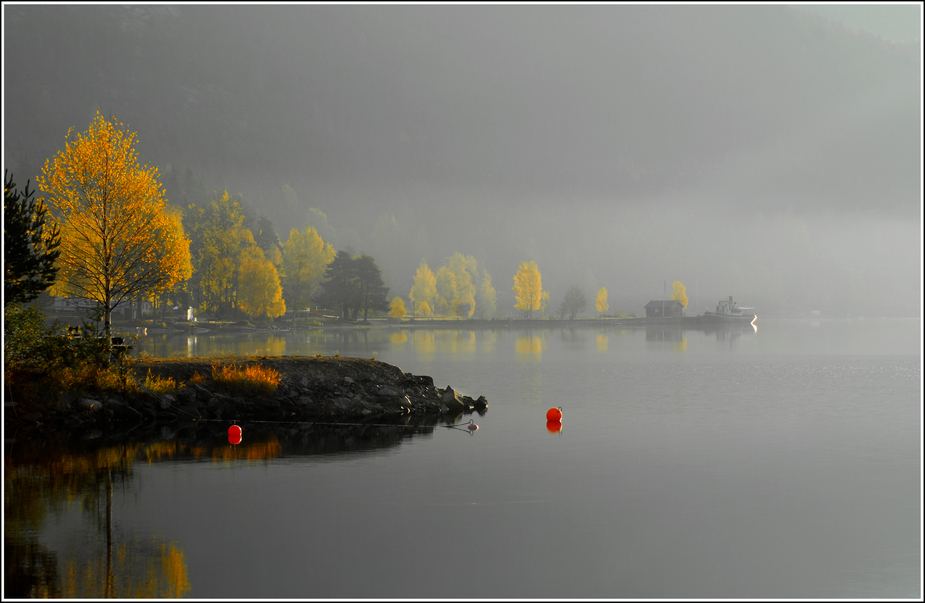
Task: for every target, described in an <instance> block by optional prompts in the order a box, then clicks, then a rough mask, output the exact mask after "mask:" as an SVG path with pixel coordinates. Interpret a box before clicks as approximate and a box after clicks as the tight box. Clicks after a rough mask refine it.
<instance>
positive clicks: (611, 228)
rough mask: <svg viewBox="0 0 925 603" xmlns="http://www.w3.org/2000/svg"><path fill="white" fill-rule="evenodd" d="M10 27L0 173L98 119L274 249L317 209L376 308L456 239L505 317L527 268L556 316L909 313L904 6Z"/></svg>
mask: <svg viewBox="0 0 925 603" xmlns="http://www.w3.org/2000/svg"><path fill="white" fill-rule="evenodd" d="M810 11H813V12H815V13H817V14H821V15H824V16H815V15H813V14H810ZM3 15H4V36H5V40H4V164H5V165H11V166H13V167H14V168H16V169H22V170H26V171H27V172H29V171H34V170H36V169H37V167H36V166H37V165H39V163H40V161H41V160H43V159H44V158H45V157H50V156H51V155H52V154H53V153H54V152H56V151H57V150H59V147H60V145H61V141H62V139H63V136H64V134H65V133H66V132H67V130H68V128H69V127H71V126H74V127H76V128H77V129H78V130H81V129H85V128H86V127H87V124H89V122H90V120H91V119H92V117H93V115H94V114H95V111H96V110H97V109H99V110H101V111H103V112H104V113H107V114H115V115H116V116H117V117H118V118H119V119H120V121H123V122H124V123H126V124H127V125H128V126H129V127H130V128H132V129H133V130H136V131H138V135H139V141H140V142H139V150H140V152H141V153H142V157H143V159H144V160H146V161H150V162H152V163H155V164H156V165H159V166H161V168H162V169H164V168H166V166H167V165H173V166H176V167H178V168H179V169H181V170H182V169H184V168H186V167H189V168H191V169H192V170H193V171H194V172H195V173H196V174H198V175H200V176H202V177H203V178H204V179H206V181H207V185H208V186H209V187H210V188H213V187H214V188H227V189H229V190H230V191H232V192H240V193H242V194H243V195H244V197H245V198H246V199H247V200H249V201H250V202H251V203H252V204H254V205H255V207H256V208H257V209H258V210H259V211H260V212H261V213H263V214H265V215H267V216H268V217H270V218H271V219H272V220H273V222H274V224H275V225H276V230H277V232H278V234H279V235H280V237H281V239H283V240H284V241H285V239H286V238H287V237H288V233H289V230H290V228H302V227H304V226H305V225H306V223H307V220H308V216H309V208H312V207H314V208H319V209H321V210H322V211H323V212H325V213H326V214H327V215H328V219H329V224H330V226H331V227H332V228H333V229H334V231H336V239H335V243H336V244H337V245H338V246H344V245H348V244H349V245H352V246H353V247H354V248H355V250H357V251H359V250H364V251H367V252H369V253H372V254H373V255H374V256H375V257H376V258H377V260H378V261H379V263H380V265H381V266H382V267H383V268H384V270H385V271H386V274H387V277H388V278H387V283H386V284H387V285H389V286H390V287H391V288H392V292H391V293H392V294H400V295H405V296H406V295H407V291H408V289H409V288H410V286H411V279H412V278H413V275H414V272H415V270H416V268H417V265H418V262H420V261H421V260H422V259H424V260H426V261H427V262H428V263H429V264H430V265H431V266H432V267H433V268H434V269H436V268H437V267H439V265H441V264H442V262H443V261H444V259H445V258H447V257H449V256H451V255H452V254H453V253H454V252H457V251H458V252H461V253H463V254H466V255H473V256H474V257H476V259H477V260H478V261H479V265H480V267H482V268H485V269H487V270H489V271H490V272H491V274H492V277H493V279H494V282H495V286H496V288H497V289H498V292H499V304H498V305H499V307H500V308H503V309H504V310H505V311H506V312H508V313H510V312H511V309H510V305H511V304H512V295H511V292H510V287H511V277H512V276H513V274H514V272H515V271H516V269H517V266H518V265H519V263H520V262H523V261H527V260H535V261H537V263H538V265H539V267H540V270H541V272H542V273H543V279H544V280H543V282H544V286H545V287H546V288H548V289H549V290H550V295H551V306H552V307H556V306H558V304H559V302H560V301H561V297H562V295H563V294H564V292H565V291H566V290H567V288H568V287H569V286H570V285H572V284H576V285H579V286H581V287H582V288H584V289H585V292H586V294H587V295H588V297H589V298H590V299H593V292H594V290H596V288H598V287H600V286H606V287H607V288H608V290H609V291H610V292H611V294H610V295H611V299H612V300H613V303H612V304H611V308H612V309H614V310H615V311H623V312H636V313H637V314H638V313H640V312H641V311H642V308H643V306H644V305H645V303H646V302H647V301H648V300H649V299H653V298H658V297H660V296H661V295H662V291H663V289H664V283H665V282H666V281H667V283H668V286H669V289H670V284H671V281H672V280H675V279H679V280H681V281H682V282H684V283H685V284H686V285H687V286H688V295H689V297H691V299H692V300H693V299H695V298H696V299H697V300H698V302H699V307H698V308H696V309H695V310H696V312H697V313H699V312H700V311H702V309H703V308H704V307H706V306H709V305H713V304H715V301H716V300H717V299H719V298H724V297H726V296H727V295H734V296H736V297H737V298H741V299H742V301H743V302H745V303H749V304H750V305H754V306H757V307H764V308H766V309H769V311H772V312H780V313H797V314H799V313H801V312H808V310H809V309H818V307H831V308H835V307H838V308H839V311H840V312H843V313H846V312H848V308H853V309H854V311H855V313H858V312H862V313H870V312H880V311H881V310H882V311H884V312H886V313H890V312H900V313H906V314H908V313H910V312H912V311H913V310H914V311H915V313H916V314H918V313H920V308H921V303H920V299H921V294H920V284H921V275H920V273H921V263H920V257H921V255H920V253H918V252H916V253H913V251H912V250H920V249H921V227H920V220H921V160H922V157H921V108H922V105H921V6H920V5H918V4H911V5H883V4H876V5H851V6H841V5H825V6H818V7H817V6H816V5H812V6H810V5H800V10H793V9H792V8H788V7H787V6H784V5H757V4H756V5H751V4H750V5H725V4H723V5H661V4H655V5H612V4H604V5H578V6H575V5H571V4H568V5H546V4H539V5H529V6H524V5H480V6H470V5H424V6H422V5H270V6H267V5H211V4H207V5H178V6H171V5H132V6H128V7H124V6H117V5H105V6H94V5H16V4H9V3H7V4H4V6H3ZM829 18H838V19H839V22H841V23H844V24H846V27H847V29H843V28H841V27H838V26H835V25H834V24H835V22H834V21H833V22H830V21H828V20H827V19H829ZM75 23H79V26H75ZM855 27H863V28H864V29H865V30H866V31H867V32H869V33H870V34H872V35H866V34H865V35H857V34H855V33H853V32H854V29H853V28H855ZM877 36H880V38H882V39H879V38H878V37H877ZM169 195H170V191H168V196H169ZM509 298H511V299H509ZM808 306H813V308H809V307H808ZM897 308H900V310H897ZM692 309H693V308H692Z"/></svg>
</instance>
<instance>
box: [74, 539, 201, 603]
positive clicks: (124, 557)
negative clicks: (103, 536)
mask: <svg viewBox="0 0 925 603" xmlns="http://www.w3.org/2000/svg"><path fill="white" fill-rule="evenodd" d="M86 553H87V551H86V549H83V550H81V551H80V553H79V555H80V557H83V556H84V555H85V554H86ZM114 553H115V554H114V555H112V559H109V558H108V557H107V556H100V557H95V556H94V557H89V558H84V559H73V558H72V559H68V560H67V561H65V563H64V568H63V569H64V571H63V574H64V575H63V576H62V581H63V588H62V591H63V595H64V596H65V597H67V598H87V597H89V598H95V599H98V598H104V597H105V598H115V599H153V598H178V597H183V596H185V595H186V594H187V593H188V592H189V591H190V582H189V573H188V571H187V567H186V560H185V558H184V556H183V551H182V550H180V549H179V548H178V547H177V545H176V544H175V543H167V542H163V541H160V540H159V539H157V538H154V539H152V540H150V541H147V542H145V541H141V540H138V539H132V540H130V541H128V542H123V543H122V544H120V545H119V547H118V549H117V550H116V551H115V552H114Z"/></svg>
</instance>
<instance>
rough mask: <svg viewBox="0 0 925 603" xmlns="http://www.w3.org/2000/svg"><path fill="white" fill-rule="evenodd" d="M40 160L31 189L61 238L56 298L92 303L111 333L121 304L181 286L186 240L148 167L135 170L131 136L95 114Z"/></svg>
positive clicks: (154, 170)
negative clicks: (41, 194) (40, 194)
mask: <svg viewBox="0 0 925 603" xmlns="http://www.w3.org/2000/svg"><path fill="white" fill-rule="evenodd" d="M72 132H73V128H71V130H70V131H68V134H67V136H66V138H67V139H69V140H67V142H66V143H65V149H64V150H63V151H59V152H58V154H57V155H55V157H54V158H52V159H49V160H46V161H45V165H44V167H43V168H42V174H41V175H40V176H38V177H37V178H36V184H37V185H38V186H39V188H40V189H41V190H43V191H45V193H46V194H47V195H48V197H49V203H48V205H49V207H50V208H51V210H52V217H53V221H54V222H55V224H57V225H58V227H59V228H60V231H61V246H60V249H61V255H60V256H59V257H58V275H57V283H56V290H57V292H58V293H59V294H61V293H63V294H66V295H75V296H79V297H84V298H87V299H91V300H94V301H96V302H98V303H99V304H100V307H101V308H102V311H103V324H104V329H105V331H106V333H107V335H109V334H110V333H111V330H112V310H113V309H114V308H115V307H116V306H117V305H118V304H119V303H120V302H122V301H128V300H132V299H136V298H143V297H147V298H152V297H156V296H158V295H160V294H161V293H163V292H165V291H167V290H168V289H170V288H171V287H172V286H173V285H174V284H175V283H177V282H178V281H179V280H180V279H181V278H183V275H184V271H185V267H186V266H187V265H188V262H189V239H188V238H187V237H186V235H185V234H184V233H183V231H182V229H178V228H177V224H176V220H175V219H173V218H172V217H171V216H170V214H169V213H168V212H167V211H166V209H165V206H166V203H165V201H166V200H165V198H164V191H163V188H162V186H161V184H160V182H159V181H158V170H157V168H156V167H148V166H147V165H144V166H141V165H140V164H139V162H138V154H137V152H136V150H135V142H136V141H135V136H136V134H135V133H134V132H128V131H127V130H125V129H124V126H123V125H122V124H121V123H116V121H115V118H113V120H112V121H109V120H107V119H106V118H104V117H103V116H102V115H100V114H99V112H97V114H96V118H95V119H94V120H93V121H92V122H91V123H90V128H89V129H88V130H87V131H86V132H82V133H79V134H77V136H76V139H71V133H72Z"/></svg>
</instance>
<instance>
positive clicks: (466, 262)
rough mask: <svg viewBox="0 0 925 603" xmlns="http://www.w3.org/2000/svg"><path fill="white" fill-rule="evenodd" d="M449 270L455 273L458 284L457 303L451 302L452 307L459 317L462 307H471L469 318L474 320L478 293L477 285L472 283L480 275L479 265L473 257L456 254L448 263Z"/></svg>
mask: <svg viewBox="0 0 925 603" xmlns="http://www.w3.org/2000/svg"><path fill="white" fill-rule="evenodd" d="M447 268H448V269H449V271H450V272H452V273H453V277H454V281H455V284H456V295H455V302H456V303H455V304H453V303H452V302H450V307H451V308H453V309H454V311H453V313H454V314H456V315H457V316H458V315H459V314H460V308H461V307H462V305H463V304H467V305H468V306H469V309H468V316H469V318H472V315H473V314H475V291H476V289H475V284H474V283H473V282H472V281H473V279H475V277H476V276H477V275H478V263H477V262H476V260H475V258H474V257H472V256H471V255H463V254H461V253H459V252H456V253H454V254H453V257H451V258H450V259H449V261H448V262H447Z"/></svg>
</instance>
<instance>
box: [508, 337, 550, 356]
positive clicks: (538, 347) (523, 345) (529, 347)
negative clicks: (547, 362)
mask: <svg viewBox="0 0 925 603" xmlns="http://www.w3.org/2000/svg"><path fill="white" fill-rule="evenodd" d="M514 351H515V352H517V355H518V356H521V357H532V358H535V359H537V360H539V358H540V356H542V354H543V340H542V339H540V338H539V337H537V336H535V335H534V336H532V337H531V336H527V337H518V338H517V341H515V342H514Z"/></svg>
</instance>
